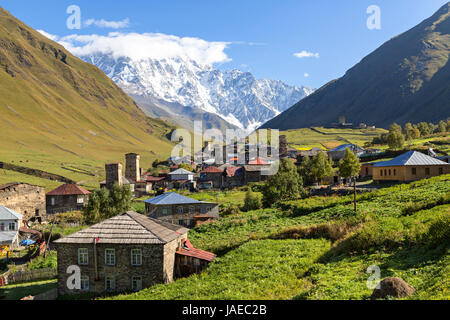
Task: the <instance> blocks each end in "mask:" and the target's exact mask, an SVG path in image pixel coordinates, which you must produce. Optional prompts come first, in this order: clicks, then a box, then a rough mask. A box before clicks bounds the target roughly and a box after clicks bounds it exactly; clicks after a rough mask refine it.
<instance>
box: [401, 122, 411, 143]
mask: <svg viewBox="0 0 450 320" xmlns="http://www.w3.org/2000/svg"><path fill="white" fill-rule="evenodd" d="M403 133H404V134H405V138H406V140H407V141H409V140H413V139H414V127H413V125H412V124H411V123H409V122H408V123H407V124H405V129H404V130H403Z"/></svg>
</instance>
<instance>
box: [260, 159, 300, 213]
mask: <svg viewBox="0 0 450 320" xmlns="http://www.w3.org/2000/svg"><path fill="white" fill-rule="evenodd" d="M302 186H303V180H302V178H301V177H300V175H299V174H298V172H297V168H296V167H295V165H294V163H293V162H292V161H291V160H289V159H283V160H281V162H280V168H279V170H278V173H277V174H276V175H273V176H271V177H270V178H269V179H268V180H267V181H266V182H265V183H264V186H263V187H262V194H263V204H264V206H265V207H271V206H272V205H273V204H274V203H276V202H278V201H280V200H288V199H292V198H296V197H297V196H298V194H299V191H300V188H301V187H302Z"/></svg>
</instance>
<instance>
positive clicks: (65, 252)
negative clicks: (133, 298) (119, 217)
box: [56, 235, 186, 295]
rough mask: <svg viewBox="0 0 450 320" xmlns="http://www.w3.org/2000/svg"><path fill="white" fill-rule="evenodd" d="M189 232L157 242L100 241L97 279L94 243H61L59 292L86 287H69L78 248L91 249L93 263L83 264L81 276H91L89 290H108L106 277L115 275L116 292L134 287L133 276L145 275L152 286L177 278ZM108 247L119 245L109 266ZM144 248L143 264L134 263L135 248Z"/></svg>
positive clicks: (89, 253) (57, 245) (146, 286)
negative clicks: (177, 257) (177, 255)
mask: <svg viewBox="0 0 450 320" xmlns="http://www.w3.org/2000/svg"><path fill="white" fill-rule="evenodd" d="M185 238H186V235H184V236H181V235H180V237H179V238H178V239H176V240H174V241H172V242H170V243H168V244H166V245H162V244H154V245H128V244H114V245H110V244H97V249H96V251H97V268H98V278H97V279H96V272H95V263H94V244H58V243H56V247H57V251H58V293H59V295H67V294H79V293H83V292H82V291H77V290H69V289H68V288H67V285H66V284H67V279H68V277H69V276H70V275H69V274H67V268H68V267H69V266H71V265H78V249H79V248H86V249H88V255H89V263H88V265H87V266H79V267H80V269H81V276H88V277H89V292H91V293H96V294H99V293H104V292H105V277H107V276H112V277H114V279H115V287H116V289H115V290H114V291H115V292H130V291H132V284H131V282H132V278H133V277H141V278H142V288H148V287H151V286H152V285H155V284H158V283H167V282H170V281H172V280H173V275H174V272H175V271H174V267H175V266H174V264H175V252H176V250H177V248H178V247H179V245H180V243H181V240H182V239H185ZM105 249H115V256H116V264H115V266H107V265H106V264H105ZM132 249H141V250H142V266H132V264H131V250H132Z"/></svg>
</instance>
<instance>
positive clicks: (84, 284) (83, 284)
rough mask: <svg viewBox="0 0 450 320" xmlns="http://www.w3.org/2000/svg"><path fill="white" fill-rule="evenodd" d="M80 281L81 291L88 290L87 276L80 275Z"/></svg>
mask: <svg viewBox="0 0 450 320" xmlns="http://www.w3.org/2000/svg"><path fill="white" fill-rule="evenodd" d="M80 282H81V290H82V291H89V277H88V276H81V278H80Z"/></svg>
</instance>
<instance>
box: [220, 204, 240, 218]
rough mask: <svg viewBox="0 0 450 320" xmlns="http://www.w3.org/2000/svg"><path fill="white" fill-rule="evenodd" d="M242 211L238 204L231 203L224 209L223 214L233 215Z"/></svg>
mask: <svg viewBox="0 0 450 320" xmlns="http://www.w3.org/2000/svg"><path fill="white" fill-rule="evenodd" d="M240 212H241V210H240V209H239V207H238V206H236V205H231V206H229V207H226V208H225V209H223V211H222V215H223V216H231V215H237V214H239V213H240Z"/></svg>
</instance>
